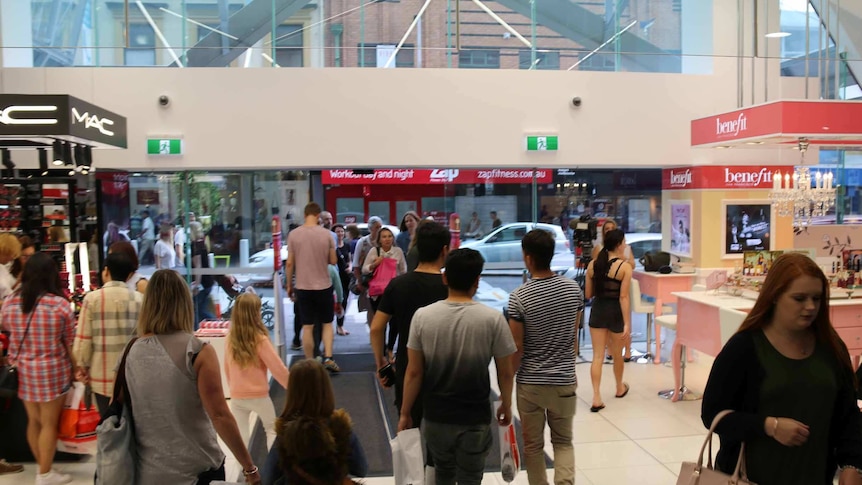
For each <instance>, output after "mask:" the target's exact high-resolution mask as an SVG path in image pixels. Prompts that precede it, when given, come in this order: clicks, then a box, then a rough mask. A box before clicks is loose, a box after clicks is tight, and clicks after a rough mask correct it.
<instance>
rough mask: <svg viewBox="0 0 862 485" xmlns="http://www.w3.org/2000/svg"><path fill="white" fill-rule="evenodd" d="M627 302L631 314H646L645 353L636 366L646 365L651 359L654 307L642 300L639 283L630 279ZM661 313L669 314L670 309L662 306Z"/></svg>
mask: <svg viewBox="0 0 862 485" xmlns="http://www.w3.org/2000/svg"><path fill="white" fill-rule="evenodd" d="M629 301H630V302H631V310H632V312H633V313H645V314H646V353H645V354H643V355H641V356H640V357H639V358H638V360H637V363H638V364H646V363H647V362H649V360H650V359H652V357H653V356H652V354H651V353H650V347H651V346H652V325H653V324H652V321H653V310H655V305H654V304H652V303H650V302H648V301H646V300H644V299H643V295H642V294H641V284H640V281H638V280H636V279H634V278H632V281H631V285H630V286H629ZM662 311H663V312H665V311H666V312H670V311H672V308H671V307H668V306H663V307H662ZM656 353H658V349H656Z"/></svg>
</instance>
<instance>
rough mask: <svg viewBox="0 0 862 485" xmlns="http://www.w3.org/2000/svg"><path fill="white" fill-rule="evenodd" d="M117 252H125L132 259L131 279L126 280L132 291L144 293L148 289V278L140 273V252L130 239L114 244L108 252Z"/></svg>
mask: <svg viewBox="0 0 862 485" xmlns="http://www.w3.org/2000/svg"><path fill="white" fill-rule="evenodd" d="M116 252H122V253H125V254H126V255H127V256H128V257H129V259H130V260H131V261H132V268H133V271H132V274H131V275H130V276H129V279H127V280H126V286H127V287H128V288H129V289H130V290H132V291H137V292H138V293H141V294H144V292H146V291H147V278H145V277H144V275H142V274H141V273H138V264H139V262H138V254H137V253H136V252H135V247H134V246H132V243H130V242H128V241H121V242H118V243H114V244H112V245H111V247H110V248H108V254H112V253H116Z"/></svg>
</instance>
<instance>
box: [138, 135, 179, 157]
mask: <svg viewBox="0 0 862 485" xmlns="http://www.w3.org/2000/svg"><path fill="white" fill-rule="evenodd" d="M182 154H183V140H182V139H179V138H173V139H171V138H150V139H148V140H147V155H182Z"/></svg>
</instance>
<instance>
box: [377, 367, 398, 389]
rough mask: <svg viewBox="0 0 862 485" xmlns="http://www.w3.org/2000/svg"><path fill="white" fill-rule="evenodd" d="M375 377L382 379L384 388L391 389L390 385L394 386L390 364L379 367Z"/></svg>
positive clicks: (393, 370) (392, 369)
mask: <svg viewBox="0 0 862 485" xmlns="http://www.w3.org/2000/svg"><path fill="white" fill-rule="evenodd" d="M377 375H379V376H380V377H381V378H382V379H383V385H384V386H386V387H392V385H393V384H395V368H394V367H392V364H386V365H385V366H383V367H381V368H380V369H379V370H378V371H377Z"/></svg>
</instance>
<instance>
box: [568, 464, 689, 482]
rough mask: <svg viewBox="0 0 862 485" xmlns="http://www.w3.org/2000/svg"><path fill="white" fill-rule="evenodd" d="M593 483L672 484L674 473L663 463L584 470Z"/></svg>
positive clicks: (674, 480) (674, 479) (674, 478)
mask: <svg viewBox="0 0 862 485" xmlns="http://www.w3.org/2000/svg"><path fill="white" fill-rule="evenodd" d="M584 474H585V475H586V476H587V478H588V479H589V480H590V481H591V482H592V483H593V485H619V484H622V483H637V484H638V485H674V484H676V475H674V474H673V473H671V472H670V470H668V469H667V467H665V466H664V465H645V466H629V467H614V468H596V469H592V470H584Z"/></svg>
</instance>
